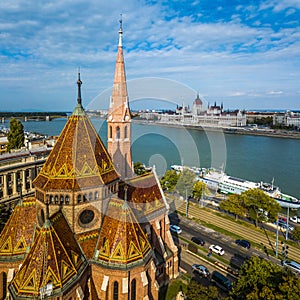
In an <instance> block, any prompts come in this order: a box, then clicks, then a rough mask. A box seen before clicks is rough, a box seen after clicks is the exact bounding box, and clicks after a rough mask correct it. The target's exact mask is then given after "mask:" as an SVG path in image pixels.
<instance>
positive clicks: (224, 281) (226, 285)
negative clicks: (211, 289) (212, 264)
mask: <svg viewBox="0 0 300 300" xmlns="http://www.w3.org/2000/svg"><path fill="white" fill-rule="evenodd" d="M211 282H213V283H214V284H215V285H217V286H218V287H220V288H221V289H222V290H224V291H231V290H232V282H231V281H230V280H229V279H228V278H226V277H225V276H224V275H223V274H221V273H219V272H218V271H213V272H212V275H211Z"/></svg>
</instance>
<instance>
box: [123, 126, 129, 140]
mask: <svg viewBox="0 0 300 300" xmlns="http://www.w3.org/2000/svg"><path fill="white" fill-rule="evenodd" d="M127 134H128V133H127V126H125V128H124V139H127Z"/></svg>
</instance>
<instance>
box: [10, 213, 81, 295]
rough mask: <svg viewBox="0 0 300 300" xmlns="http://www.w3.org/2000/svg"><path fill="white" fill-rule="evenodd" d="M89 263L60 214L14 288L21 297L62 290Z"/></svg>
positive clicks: (42, 232) (41, 236)
mask: <svg viewBox="0 0 300 300" xmlns="http://www.w3.org/2000/svg"><path fill="white" fill-rule="evenodd" d="M85 265H87V261H86V259H85V257H84V255H83V254H82V251H81V249H80V246H79V244H78V243H77V241H76V239H75V237H74V235H73V233H72V231H71V229H70V227H69V225H68V224H67V221H66V219H65V217H64V216H63V214H62V213H61V212H57V213H56V214H54V215H53V216H52V217H51V219H50V221H49V220H46V222H45V224H44V226H43V227H42V228H41V229H40V231H39V232H38V234H37V236H36V239H35V241H34V243H33V244H32V247H31V249H30V251H29V253H28V255H27V256H26V258H25V260H24V262H23V264H22V266H21V268H20V269H19V271H18V272H17V273H16V275H15V276H14V279H13V281H12V287H13V288H14V290H15V291H16V294H17V295H18V296H21V295H22V296H31V297H37V296H39V293H40V289H41V287H44V286H46V285H47V284H53V289H54V290H55V289H62V288H64V287H65V286H66V285H69V284H70V283H71V282H73V281H74V278H75V277H76V276H80V275H81V272H82V270H83V269H84V266H85Z"/></svg>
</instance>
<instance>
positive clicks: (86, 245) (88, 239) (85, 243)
mask: <svg viewBox="0 0 300 300" xmlns="http://www.w3.org/2000/svg"><path fill="white" fill-rule="evenodd" d="M98 237H99V229H97V230H92V231H89V232H84V233H80V234H77V235H76V238H77V241H78V242H79V244H80V246H81V249H82V251H83V252H84V254H85V256H86V258H87V259H90V258H92V257H93V256H94V252H95V247H96V244H97V241H98Z"/></svg>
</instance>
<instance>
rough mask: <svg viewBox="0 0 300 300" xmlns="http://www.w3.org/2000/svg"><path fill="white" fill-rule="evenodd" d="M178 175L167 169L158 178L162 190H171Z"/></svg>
mask: <svg viewBox="0 0 300 300" xmlns="http://www.w3.org/2000/svg"><path fill="white" fill-rule="evenodd" d="M178 178H179V175H178V174H177V172H176V171H175V170H167V171H166V173H165V175H164V176H163V177H162V179H161V180H160V184H161V187H162V189H163V190H167V191H168V192H172V191H173V190H174V188H175V186H176V184H177V181H178Z"/></svg>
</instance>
